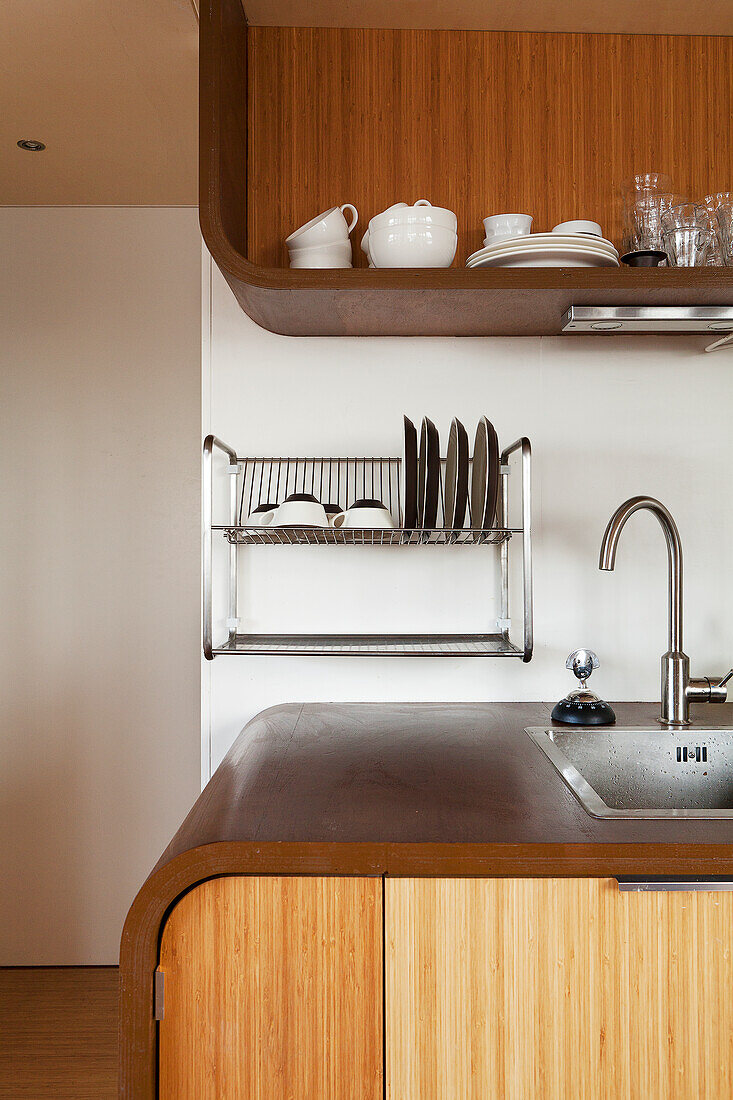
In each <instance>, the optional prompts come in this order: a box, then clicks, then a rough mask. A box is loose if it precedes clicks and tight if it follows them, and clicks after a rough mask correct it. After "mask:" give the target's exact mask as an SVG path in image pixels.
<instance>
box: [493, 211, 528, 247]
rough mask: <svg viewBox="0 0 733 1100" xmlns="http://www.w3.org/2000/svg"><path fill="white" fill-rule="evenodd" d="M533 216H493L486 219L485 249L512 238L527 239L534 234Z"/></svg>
mask: <svg viewBox="0 0 733 1100" xmlns="http://www.w3.org/2000/svg"><path fill="white" fill-rule="evenodd" d="M533 220H534V219H533V217H532V215H531V214H492V215H491V216H490V217H488V218H484V233H485V234H486V236H485V237H484V247H486V248H488V246H489V245H491V244H498V243H499V241H506V240H508V239H509V238H510V237H526V236H528V235H529V234H530V233H531V232H532V222H533Z"/></svg>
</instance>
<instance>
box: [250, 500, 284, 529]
mask: <svg viewBox="0 0 733 1100" xmlns="http://www.w3.org/2000/svg"><path fill="white" fill-rule="evenodd" d="M276 508H277V504H258V505H257V507H256V508H253V509H252V511H251V512H250V514H249V515H248V516H247V527H269V525H270V524H271V523H272V517H273V516H274V515H275V509H276Z"/></svg>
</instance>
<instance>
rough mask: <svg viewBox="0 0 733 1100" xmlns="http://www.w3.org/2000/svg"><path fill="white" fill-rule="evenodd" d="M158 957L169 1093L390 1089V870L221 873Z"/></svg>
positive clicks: (232, 1098) (267, 1096)
mask: <svg viewBox="0 0 733 1100" xmlns="http://www.w3.org/2000/svg"><path fill="white" fill-rule="evenodd" d="M160 958H161V967H162V968H163V970H164V972H165V985H166V994H165V1000H166V1004H165V1018H164V1020H163V1021H162V1022H161V1025H160V1042H159V1051H160V1097H161V1100H276V1098H283V1100H285V1098H287V1097H293V1098H302V1100H305V1098H308V1097H313V1098H314V1100H315V1098H316V1097H318V1098H319V1100H378V1098H381V1096H382V883H381V879H378V878H300V877H298V878H285V877H275V876H272V877H261V878H260V877H227V878H220V879H213V880H211V881H209V882H205V883H203V884H202V885H201V886H198V887H196V888H195V889H194V890H192V891H191V892H190V893H188V894H186V895H185V897H184V898H183V899H182V900H181V901H180V902H179V903H178V905H176V907H175V908H174V909H173V911H172V913H171V915H170V917H169V919H168V921H167V923H166V926H165V929H164V932H163V940H162V944H161V956H160Z"/></svg>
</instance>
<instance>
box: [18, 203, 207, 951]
mask: <svg viewBox="0 0 733 1100" xmlns="http://www.w3.org/2000/svg"><path fill="white" fill-rule="evenodd" d="M0 239H2V242H3V276H2V281H1V283H0V331H1V332H2V338H1V339H0V362H1V364H2V366H1V368H0V369H1V380H0V387H1V396H0V447H1V448H2V482H1V489H0V499H1V501H2V505H1V514H2V520H1V521H0V615H1V616H2V631H1V632H0V637H1V638H2V644H1V647H0V683H1V687H0V837H1V838H2V841H1V843H0V883H1V884H2V886H1V888H0V964H14V965H17V964H44V963H45V964H79V963H87V964H88V963H114V962H116V961H117V957H118V948H119V938H120V932H121V928H122V922H123V920H124V917H125V914H126V912H127V909H128V907H129V905H130V903H131V901H132V899H133V897H134V895H135V893H136V891H137V889H138V888H139V886H140V885H141V884H142V881H143V880H144V878H145V877H146V875H147V873H148V872H149V871H150V869H151V868H152V866H153V864H154V862H155V860H156V859H157V857H158V856H159V854H160V852H161V851H162V849H163V848H164V846H165V845H166V844H167V842H168V840H169V839H170V837H171V835H172V833H173V831H174V830H175V829H176V827H177V826H178V824H179V823H180V821H181V819H182V818H183V816H184V814H185V813H186V811H187V810H188V808H189V806H190V804H191V802H192V801H193V799H194V797H195V795H196V791H197V786H198V773H199V726H200V714H199V677H198V669H199V652H200V647H199V642H198V632H199V541H200V536H199V525H200V504H199V496H200V488H199V469H200V466H199V456H198V436H199V429H200V415H201V413H200V408H201V405H200V369H199V364H200V310H199V301H200V238H199V233H198V225H197V215H196V211H195V210H193V209H123V208H114V209H101V208H89V209H73V208H66V209H64V208H55V209H48V208H46V209H44V208H35V209H27V208H26V209H23V208H3V209H0Z"/></svg>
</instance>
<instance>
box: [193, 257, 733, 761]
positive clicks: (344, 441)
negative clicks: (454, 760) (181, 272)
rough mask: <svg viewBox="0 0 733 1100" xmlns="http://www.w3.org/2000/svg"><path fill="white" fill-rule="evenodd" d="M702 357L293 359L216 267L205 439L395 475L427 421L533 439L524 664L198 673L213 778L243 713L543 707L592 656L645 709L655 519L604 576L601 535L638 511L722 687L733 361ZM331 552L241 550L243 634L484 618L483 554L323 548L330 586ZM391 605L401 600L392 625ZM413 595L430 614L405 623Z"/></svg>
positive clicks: (697, 665)
mask: <svg viewBox="0 0 733 1100" xmlns="http://www.w3.org/2000/svg"><path fill="white" fill-rule="evenodd" d="M207 317H208V315H207ZM208 323H209V322H208V319H207V321H206V322H205V326H206V327H207V328H208ZM705 342H706V341H705V338H704V337H697V336H695V337H674V338H670V337H667V338H658V337H643V338H640V337H636V338H635V337H624V338H613V337H603V336H595V337H594V336H588V337H564V338H563V337H558V338H552V339H549V338H546V339H515V340H511V339H485V338H484V339H372V338H369V339H367V338H365V339H333V338H331V339H325V338H324V339H314V338H308V339H293V338H288V337H281V336H275V335H273V334H271V333H268V332H265V331H264V330H263V329H260V328H259V327H258V326H256V325H255V324H254V323H253V322H252V321H250V320H249V319H248V318H247V317H246V316H245V314H244V313H243V312H242V311H241V309H240V308H239V306H238V305H237V304H236V302H235V300H234V298H233V296H232V294H231V292H230V291H229V289H228V288H227V286H226V284H225V283H224V280H223V279H222V278H221V276H220V274H219V273H218V271H217V270H216V269H215V268H214V270H213V272H212V273H211V313H210V333H209V332H207V334H206V340H205V350H206V355H205V360H204V377H205V382H206V379H207V378H208V387H209V392H208V394H207V399H206V404H207V406H208V407H207V408H206V409H205V416H204V429H205V431H208V430H213V431H215V432H216V434H217V435H219V436H220V437H221V438H222V439H224V440H226V441H227V442H228V443H230V444H232V445H233V446H234V447H235V448H236V449H237V450H238V452H239V453H240V454H242V455H261V454H267V455H278V454H291V455H292V454H306V455H313V454H316V455H331V454H333V455H365V454H366V455H370V454H375V455H378V454H382V455H383V454H393V455H398V454H399V453H400V431H401V419H402V414H403V412H406V413H407V414H408V415H410V416H411V417H412V418H413V420H416V422H417V421H418V420H419V418H420V417H421V416H422V415H423V414H424V413H427V414H428V415H430V416H431V417H432V418H433V419H434V420H435V422H436V423H437V425H438V427H439V429H440V430H441V438H442V440H443V445H444V443H445V438H446V437H447V430H448V427H449V424H450V419H451V417H452V416H453V415H457V416H460V417H461V418H462V419H463V420H464V422H465V424H466V425H467V427H468V429H469V433H472V432H473V430H474V428H475V424H476V420H477V417H478V416H479V415H480V414H482V413H485V414H486V415H488V416H489V417H490V418H491V419H492V420H493V422H494V424H495V425H496V428H497V430H498V433H499V438H500V441H501V442H502V444H504V445H506V444H507V443H509V442H511V441H512V440H513V439H514V438H516V437H517V436H519V435H522V434H526V435H528V436H529V437H530V438H531V440H532V444H533V447H534V530H535V634H536V648H535V657H534V660H533V661H532V662H531V663H530V664H529V665H524V664H522V663H521V662H520V661H511V660H500V661H491V660H478V659H465V658H464V659H462V660H460V659H436V660H425V659H422V660H421V659H400V660H395V659H392V660H389V659H376V658H368V659H358V658H266V657H259V658H258V657H254V658H244V657H218V658H216V659H215V660H214V662H213V663H212V664H210V663H208V662H205V663H204V673H203V675H204V688H205V692H206V693H207V694H208V707H207V710H208V714H204V744H205V755H206V753H208V751H209V749H210V757H211V764H212V766H214V767H215V766H216V764H217V763H218V762H219V760H220V759H221V757H222V755H223V753H224V752H225V751H226V749H227V748H228V746H229V745H230V743H231V741H232V739H233V738H234V737H235V736H236V734H237V732H238V731H239V730H240V729H241V728H242V726H243V725H244V724H245V723H246V722H247V721H248V720H249V719H250V718H251V717H252V716H253V715H254V714H256V713H257V712H258V711H259V710H261V709H262V708H263V707H267V706H270V705H271V704H275V703H279V702H283V701H291V700H385V699H392V700H394V699H400V700H443V699H456V700H461V699H463V700H481V699H490V700H510V699H538V698H539V699H556V698H559V697H560V695H562V694H564V693H565V691H566V690H568V689H569V688H570V686H571V682H572V678H571V676H570V674H569V673H567V672H566V671H565V669H564V662H565V657H566V655H567V654H568V653H569V652H570V650H572V649H575V648H576V647H578V646H579V645H587V646H591V647H592V648H594V649H596V650H597V651H598V653H599V655H600V659H601V664H602V667H601V669H600V670H599V672H598V673H596V674H595V677H594V681H593V685H594V687H596V688H597V690H598V691H599V693H601V694H603V695H605V696H606V697H607V698H609V699H654V698H658V680H659V657H660V655H661V653H662V651H663V650H664V649H665V648H666V613H667V612H666V585H667V581H666V568H667V566H666V550H665V545H664V540H663V536H662V532H661V530H660V528H659V527H658V525H657V523H656V520H654V519H653V518H652V517H651V516H646V515H639V516H635V517H634V518H633V520H632V521H631V522H630V524H629V526H628V528H627V529H626V531H625V532H624V535H623V537H622V542H621V545H620V547H619V554H618V562H617V567H616V572H615V573H614V574H609V573H601V572H600V571H599V570H598V550H599V545H600V540H601V536H602V534H603V530H604V528H605V525H606V522H607V520H608V518H609V516H610V515H611V512H612V511H613V509H614V508H615V507H616V506H617V505H618V504H620V503H621V501H623V500H624V499H626V498H627V497H628V496H632V495H634V494H636V493H642V492H643V493H650V494H652V495H654V496H657V497H659V498H660V499H661V500H662V501H663V502H664V503H665V504H667V506H668V507H669V508H670V509H671V511H672V513H673V514H674V516H675V517H676V519H677V522H678V525H679V528H680V531H681V534H682V539H683V545H684V550H685V554H686V564H687V571H686V607H687V611H688V615H687V624H686V625H687V630H686V648H687V651H688V653H690V654H691V656H692V659H693V670H698V671H701V672H711V671H712V672H714V671H716V670H718V669H721V670H726V669H727V668H728V667H729V666H730V665H731V663H733V661H732V660H731V658H732V657H733V615H732V614H731V613H732V612H733V576H732V574H731V570H730V569H729V568H728V563H729V560H730V554H731V549H732V548H733V510H732V509H731V508H730V507H729V506H728V501H729V500H730V490H729V487H728V484H727V472H728V469H729V467H730V464H731V458H732V457H733V442H732V441H731V436H730V431H729V423H730V416H731V410H732V409H733V400H732V399H733V371H732V370H731V366H732V365H733V363H732V357H733V351H720V352H717V353H715V354H712V355H704V354H703V353H702V348H703V345H704V343H705ZM250 553H251V552H250ZM325 553H326V551H322V550H317V549H311V550H302V551H301V550H300V549H296V550H292V549H281V550H265V549H263V550H260V551H258V554H259V564H258V563H257V561H256V560H255V558H254V555H251V557H250V559H249V561H248V563H247V564H244V563H245V555H246V554H247V551H240V554H242V559H241V560H242V563H243V570H242V571H243V574H244V577H243V581H242V597H243V612H242V613H243V614H244V615H245V617H246V623H245V625H246V627H247V628H248V629H260V630H263V631H267V630H268V629H271V630H276V629H278V628H280V627H282V626H284V625H285V624H288V625H292V626H293V628H296V627H297V626H298V625H299V626H300V629H302V630H307V629H308V623H313V622H315V621H316V620H317V619H318V620H320V621H323V620H324V618H326V617H327V618H328V622H329V625H331V626H332V627H333V629H339V627H340V628H342V629H353V630H359V629H364V630H368V629H370V628H371V627H373V626H374V624H375V622H376V620H377V619H379V621H380V622H381V623H382V625H384V626H385V627H386V628H391V629H395V630H399V629H401V622H400V616H401V615H403V613H404V615H405V617H406V616H407V614H410V616H411V622H409V623H407V622H405V623H404V626H402V628H403V629H414V628H417V624H418V623H419V625H420V626H424V627H425V628H428V626H429V624H430V623H431V622H432V623H433V624H435V627H436V629H440V628H441V627H443V628H447V629H450V627H451V624H452V623H453V621H455V624H456V626H455V628H456V629H460V628H461V625H468V626H471V625H476V619H477V611H480V612H481V613H482V614H483V609H484V601H485V599H486V591H487V586H486V585H485V584H484V574H483V572H481V562H482V560H484V561H486V560H487V559H490V557H491V554H492V551H491V550H488V549H480V548H476V549H470V548H461V549H455V550H453V551H451V553H450V554H445V553H444V552H443V551H441V550H439V549H437V548H432V547H431V548H419V549H417V550H412V549H411V550H408V549H402V550H392V551H380V550H368V549H365V550H355V549H347V550H338V549H333V550H331V549H329V550H328V551H327V553H328V554H329V555H330V558H329V561H328V565H327V566H326V565H325V564H324V562H325V558H323V557H322V556H323V555H324V554H325ZM263 555H265V556H267V555H269V557H265V558H263ZM285 555H287V557H284V556H285ZM395 555H397V558H396V557H395ZM400 555H401V556H402V560H399V556H400ZM484 556H486V557H484ZM277 569H280V570H281V575H280V577H279V578H278V576H277V574H276V570H277ZM395 575H398V576H399V577H400V578H401V580H400V582H399V583H398V584H397V586H396V587H395V581H394V576H395ZM315 576H318V579H319V585H318V586H315V587H314V586H313V584H312V582H313V578H314V577H315ZM400 584H404V585H406V586H407V585H409V592H410V595H409V599H407V600H406V601H404V602H403V605H402V606H400V605H399V599H400V596H399V585H400ZM479 584H480V585H481V588H479V589H478V597H477V594H476V593H477V589H476V585H479ZM294 588H295V589H296V590H297V592H298V597H297V599H294V598H293V595H292V594H293V591H294ZM416 591H417V592H418V593H419V592H422V594H423V597H424V598H423V604H422V606H420V607H417V608H416V607H415V606H414V604H415V599H414V595H415V592H416ZM446 591H447V592H448V593H449V597H450V599H449V601H447V600H446V598H445V592H446ZM286 593H290V597H287V596H286ZM294 604H297V606H293V605H294Z"/></svg>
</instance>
